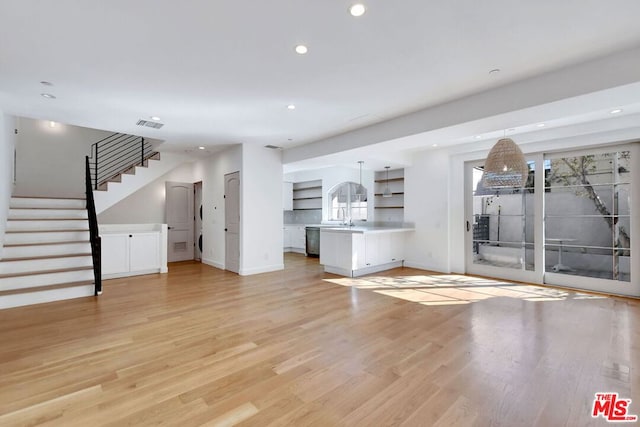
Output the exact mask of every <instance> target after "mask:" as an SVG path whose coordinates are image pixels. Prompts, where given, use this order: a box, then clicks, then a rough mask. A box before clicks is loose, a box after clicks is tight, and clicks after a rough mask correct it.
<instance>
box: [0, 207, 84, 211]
mask: <svg viewBox="0 0 640 427" xmlns="http://www.w3.org/2000/svg"><path fill="white" fill-rule="evenodd" d="M32 209H34V210H43V209H44V210H56V211H86V210H87V208H65V207H59V208H56V207H49V206H42V207H40V206H34V207H32V208H9V211H30V210H32Z"/></svg>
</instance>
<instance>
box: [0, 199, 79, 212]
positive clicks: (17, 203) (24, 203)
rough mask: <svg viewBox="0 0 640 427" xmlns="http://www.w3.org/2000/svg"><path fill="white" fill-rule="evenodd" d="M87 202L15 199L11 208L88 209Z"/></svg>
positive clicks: (12, 200) (77, 200) (10, 205)
mask: <svg viewBox="0 0 640 427" xmlns="http://www.w3.org/2000/svg"><path fill="white" fill-rule="evenodd" d="M86 206H87V202H86V201H84V200H79V199H37V198H22V197H14V198H12V199H11V203H10V204H9V207H10V208H60V209H68V208H86Z"/></svg>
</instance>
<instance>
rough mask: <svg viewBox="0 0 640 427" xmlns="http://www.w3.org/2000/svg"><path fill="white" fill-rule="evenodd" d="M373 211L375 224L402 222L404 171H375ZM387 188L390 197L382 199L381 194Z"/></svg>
mask: <svg viewBox="0 0 640 427" xmlns="http://www.w3.org/2000/svg"><path fill="white" fill-rule="evenodd" d="M374 181H375V192H374V209H375V211H376V214H375V221H377V222H403V221H404V169H393V170H391V169H390V170H389V179H388V180H387V171H386V170H382V171H376V173H375V176H374ZM387 186H389V190H390V191H391V197H384V196H383V193H384V191H385V189H386V188H387Z"/></svg>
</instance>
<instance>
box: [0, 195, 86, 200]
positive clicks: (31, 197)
mask: <svg viewBox="0 0 640 427" xmlns="http://www.w3.org/2000/svg"><path fill="white" fill-rule="evenodd" d="M11 198H12V199H54V200H87V199H86V198H84V197H52V196H11Z"/></svg>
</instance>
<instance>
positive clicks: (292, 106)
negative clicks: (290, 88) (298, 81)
mask: <svg viewBox="0 0 640 427" xmlns="http://www.w3.org/2000/svg"><path fill="white" fill-rule="evenodd" d="M287 108H288V109H289V110H295V109H296V106H295V105H293V104H289V105H287Z"/></svg>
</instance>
